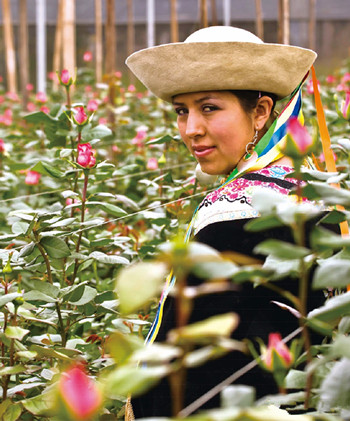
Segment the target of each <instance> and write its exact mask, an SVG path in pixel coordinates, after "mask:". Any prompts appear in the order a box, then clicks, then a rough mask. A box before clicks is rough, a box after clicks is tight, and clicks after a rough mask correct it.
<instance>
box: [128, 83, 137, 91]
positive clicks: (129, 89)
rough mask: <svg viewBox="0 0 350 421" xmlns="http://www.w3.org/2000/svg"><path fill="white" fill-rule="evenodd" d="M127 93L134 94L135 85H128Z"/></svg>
mask: <svg viewBox="0 0 350 421" xmlns="http://www.w3.org/2000/svg"><path fill="white" fill-rule="evenodd" d="M128 91H129V92H135V91H136V88H135V85H129V86H128Z"/></svg>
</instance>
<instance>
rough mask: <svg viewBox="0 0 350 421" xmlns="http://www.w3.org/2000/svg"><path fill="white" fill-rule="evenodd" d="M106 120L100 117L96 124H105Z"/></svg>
mask: <svg viewBox="0 0 350 421" xmlns="http://www.w3.org/2000/svg"><path fill="white" fill-rule="evenodd" d="M107 123H108V120H107V119H106V118H105V117H100V118H99V119H98V124H107Z"/></svg>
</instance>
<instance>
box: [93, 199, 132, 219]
mask: <svg viewBox="0 0 350 421" xmlns="http://www.w3.org/2000/svg"><path fill="white" fill-rule="evenodd" d="M86 207H88V208H90V207H98V208H99V209H101V210H103V211H105V212H106V213H108V214H110V215H113V216H116V217H119V216H124V215H127V213H126V212H125V211H124V210H123V209H121V208H120V207H118V206H116V205H112V204H111V203H107V202H96V201H94V202H90V201H89V202H86Z"/></svg>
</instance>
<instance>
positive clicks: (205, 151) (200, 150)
mask: <svg viewBox="0 0 350 421" xmlns="http://www.w3.org/2000/svg"><path fill="white" fill-rule="evenodd" d="M214 149H215V146H205V145H202V146H194V147H193V153H194V155H195V156H196V157H198V158H201V157H203V156H207V155H209V154H210V153H211V152H213V150H214Z"/></svg>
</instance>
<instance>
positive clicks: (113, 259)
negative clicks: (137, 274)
mask: <svg viewBox="0 0 350 421" xmlns="http://www.w3.org/2000/svg"><path fill="white" fill-rule="evenodd" d="M89 257H91V258H92V259H95V260H97V261H98V262H100V263H107V264H110V265H113V264H121V265H128V264H129V263H130V262H129V260H128V259H126V258H125V257H122V256H116V255H110V254H105V253H102V252H100V251H93V252H92V253H90V254H89Z"/></svg>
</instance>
